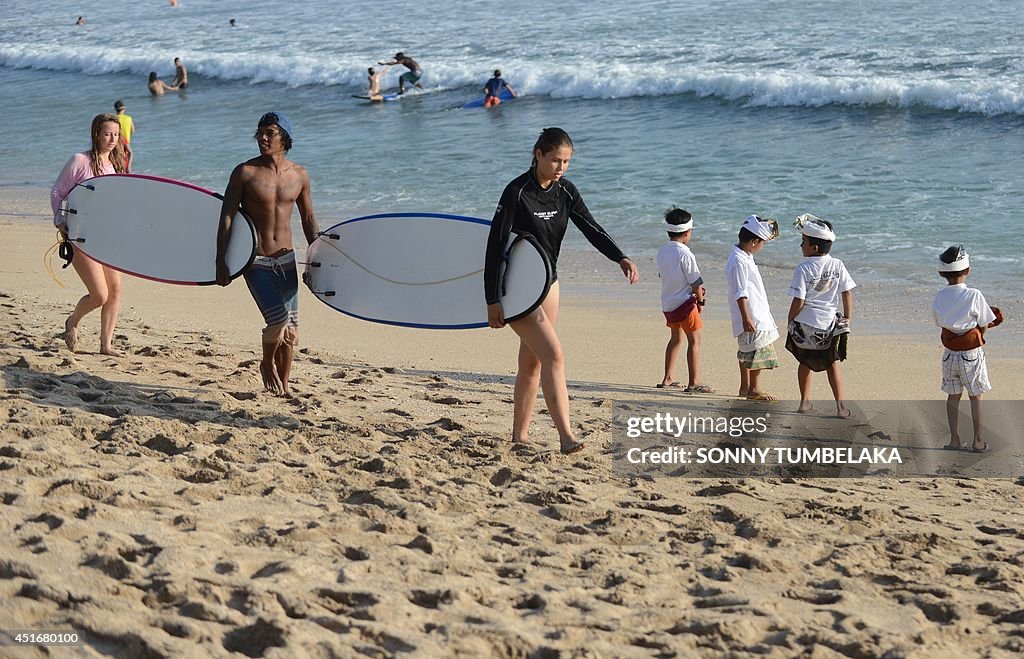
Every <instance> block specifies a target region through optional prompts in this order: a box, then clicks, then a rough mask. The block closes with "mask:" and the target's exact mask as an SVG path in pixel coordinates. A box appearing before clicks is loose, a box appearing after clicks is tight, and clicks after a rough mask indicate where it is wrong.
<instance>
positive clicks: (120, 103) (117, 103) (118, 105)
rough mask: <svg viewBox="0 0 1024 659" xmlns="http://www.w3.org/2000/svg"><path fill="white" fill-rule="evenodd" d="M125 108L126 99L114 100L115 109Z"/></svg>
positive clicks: (118, 110)
mask: <svg viewBox="0 0 1024 659" xmlns="http://www.w3.org/2000/svg"><path fill="white" fill-rule="evenodd" d="M123 109H124V101H120V100H118V101H114V110H116V111H117V112H120V111H121V110H123Z"/></svg>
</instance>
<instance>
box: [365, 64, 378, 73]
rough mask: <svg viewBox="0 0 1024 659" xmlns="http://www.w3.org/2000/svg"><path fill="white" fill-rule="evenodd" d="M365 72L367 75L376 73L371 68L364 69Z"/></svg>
mask: <svg viewBox="0 0 1024 659" xmlns="http://www.w3.org/2000/svg"><path fill="white" fill-rule="evenodd" d="M366 72H367V73H369V74H370V75H373V74H374V73H376V71H374V70H373V67H372V66H371V67H370V68H368V69H366Z"/></svg>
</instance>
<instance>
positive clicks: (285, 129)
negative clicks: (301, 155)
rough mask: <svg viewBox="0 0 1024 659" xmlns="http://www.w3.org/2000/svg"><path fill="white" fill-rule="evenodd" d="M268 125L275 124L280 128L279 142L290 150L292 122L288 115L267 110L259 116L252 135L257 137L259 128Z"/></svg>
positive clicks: (286, 149) (285, 148)
mask: <svg viewBox="0 0 1024 659" xmlns="http://www.w3.org/2000/svg"><path fill="white" fill-rule="evenodd" d="M268 126H277V127H278V128H280V129H281V144H282V145H283V146H284V150H285V151H290V150H291V148H292V122H291V121H290V120H289V119H288V117H286V116H285V115H284V114H282V113H280V112H267V113H266V114H264V115H263V116H262V117H260V123H259V124H258V126H257V128H256V135H254V137H255V138H256V139H259V136H260V132H261V130H262V129H264V128H266V127H268Z"/></svg>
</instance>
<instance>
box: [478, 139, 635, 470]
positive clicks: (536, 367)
mask: <svg viewBox="0 0 1024 659" xmlns="http://www.w3.org/2000/svg"><path fill="white" fill-rule="evenodd" d="M572 154H573V146H572V140H571V139H570V138H569V135H568V133H566V132H565V131H564V130H562V129H561V128H545V129H544V130H543V131H542V132H541V134H540V137H539V138H537V143H536V144H534V145H533V164H532V166H531V167H530V169H529V170H528V171H526V172H524V173H523V174H520V175H519V176H518V177H516V178H515V179H514V180H513V181H512V182H511V183H509V184H508V185H507V186H505V191H504V192H502V193H501V199H499V200H498V208H497V209H496V210H495V211H494V219H493V220H492V221H491V230H490V233H489V234H488V236H487V251H486V254H485V257H484V295H485V296H486V300H487V323H488V325H490V326H491V327H492V328H495V329H497V328H500V327H504V326H505V313H504V310H503V309H502V306H501V282H500V281H499V278H498V270H499V266H500V265H501V262H502V259H503V254H504V250H505V245H506V244H507V242H508V237H509V234H510V233H511V232H512V231H515V232H516V233H519V234H530V235H532V236H533V237H534V238H535V239H536V240H537V243H538V244H539V245H540V247H541V251H543V252H544V253H545V254H546V255H547V257H548V261H549V262H550V263H551V275H552V276H551V278H552V282H553V283H552V284H551V288H550V289H549V290H548V294H547V297H545V298H544V300H543V301H542V302H541V304H540V306H539V307H537V308H536V309H535V310H533V311H532V312H530V313H529V314H527V315H525V316H523V317H521V318H519V319H518V320H514V321H512V322H511V323H509V325H511V327H512V330H513V331H514V332H515V333H516V334H518V335H519V371H518V373H517V374H516V384H515V393H514V396H513V421H512V441H513V442H527V441H528V439H527V437H528V434H529V430H530V419H531V418H532V416H533V407H534V404H535V403H536V401H537V386H538V384H539V385H540V387H541V389H543V391H544V402H545V403H547V406H548V412H549V414H550V415H551V420H552V421H554V423H555V428H556V429H557V430H558V439H559V441H560V443H561V451H562V453H566V454H568V453H576V452H577V451H580V450H582V449H583V448H584V445H583V443H582V442H578V441H576V438H575V436H574V435H573V431H572V426H571V425H570V424H569V392H568V389H567V388H566V384H565V360H564V357H563V355H562V345H561V343H560V342H559V340H558V334H557V333H556V332H555V323H556V322H557V320H558V306H559V305H558V302H559V299H558V296H559V293H558V274H557V269H556V262H557V261H558V252H559V250H560V249H561V246H562V238H563V237H564V236H565V230H566V228H567V226H568V224H569V220H572V223H573V224H575V225H576V226H577V228H579V230H580V231H582V232H583V235H584V236H586V238H587V240H589V241H590V244H592V245H593V246H594V247H596V248H597V249H598V250H599V251H600V252H601V253H602V254H604V255H605V256H607V257H608V258H609V259H611V260H612V261H615V262H617V263H618V264H619V267H620V268H622V274H624V275H625V276H626V278H627V279H628V280H629V283H630V284H634V283H636V282H637V281H639V279H640V274H639V272H638V271H637V268H636V264H635V263H633V261H631V260H630V259H629V257H627V256H626V255H625V254H623V253H622V250H620V249H619V247H618V245H616V244H615V241H614V240H612V238H611V236H609V235H608V234H607V233H605V230H604V229H602V228H601V227H600V226H599V225H598V224H597V222H596V221H595V220H594V216H593V215H591V214H590V211H589V210H588V209H587V205H586V204H585V203H583V198H582V197H581V196H580V193H579V190H577V189H576V186H575V185H573V184H572V183H570V182H569V181H568V180H567V179H565V178H562V176H563V174H565V170H566V169H567V168H568V167H569V160H571V159H572Z"/></svg>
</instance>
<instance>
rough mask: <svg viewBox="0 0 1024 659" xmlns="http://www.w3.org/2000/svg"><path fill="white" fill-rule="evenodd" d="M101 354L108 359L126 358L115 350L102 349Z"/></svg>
mask: <svg viewBox="0 0 1024 659" xmlns="http://www.w3.org/2000/svg"><path fill="white" fill-rule="evenodd" d="M100 354H101V355H106V356H107V357H124V355H123V354H122V353H120V352H118V351H116V350H114V349H113V348H100Z"/></svg>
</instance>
